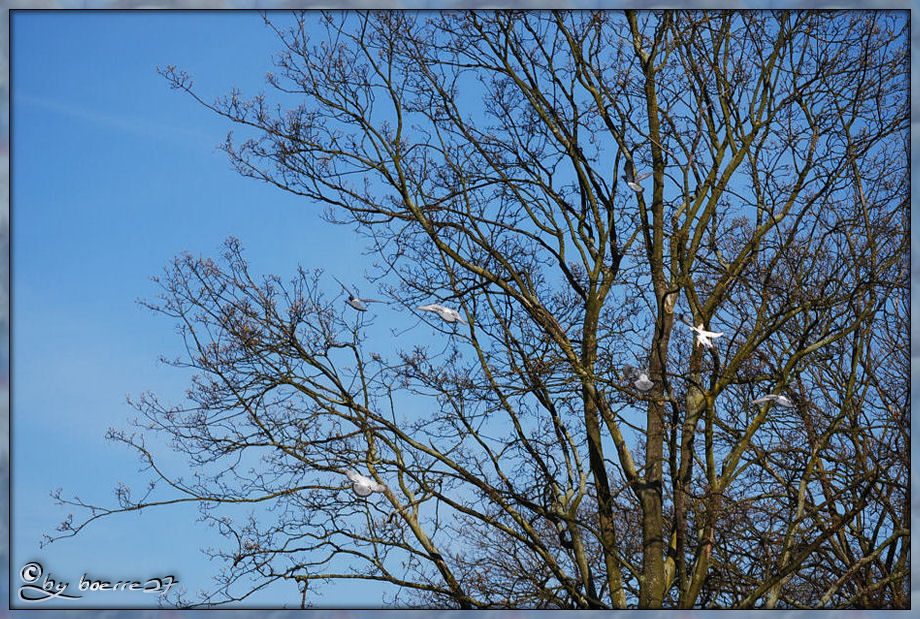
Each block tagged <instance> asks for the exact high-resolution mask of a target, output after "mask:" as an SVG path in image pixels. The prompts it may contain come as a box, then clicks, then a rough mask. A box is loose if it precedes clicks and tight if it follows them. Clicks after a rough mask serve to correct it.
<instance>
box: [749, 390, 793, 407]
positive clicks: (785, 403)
mask: <svg viewBox="0 0 920 619" xmlns="http://www.w3.org/2000/svg"><path fill="white" fill-rule="evenodd" d="M770 401H772V402H775V403H776V405H777V406H782V407H783V408H794V407H795V404H793V403H792V400H790V399H789V398H787V397H786V396H784V395H774V394H772V393H771V394H768V395H765V396H763V397H762V398H757V399H756V400H754V401H753V402H751V404H755V405H756V404H766V403H767V402H770Z"/></svg>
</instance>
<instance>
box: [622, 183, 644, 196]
mask: <svg viewBox="0 0 920 619" xmlns="http://www.w3.org/2000/svg"><path fill="white" fill-rule="evenodd" d="M626 185H627V186H628V187H629V188H630V189H632V190H633V191H635V192H636V193H642V192H643V191H645V189H643V188H642V185H640V184H639V183H634V182H632V181H627V183H626Z"/></svg>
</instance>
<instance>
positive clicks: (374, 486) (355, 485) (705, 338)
mask: <svg viewBox="0 0 920 619" xmlns="http://www.w3.org/2000/svg"><path fill="white" fill-rule="evenodd" d="M625 172H626V173H625V174H624V175H623V180H625V181H626V185H627V186H628V187H629V188H630V189H632V190H633V191H635V192H636V193H642V192H643V191H644V188H643V187H642V185H640V184H639V182H640V181H642V180H644V179H646V178H648V177H649V176H651V172H646V173H645V174H640V175H638V176H636V174H635V171H634V170H633V166H632V165H631V162H627V165H626V169H625ZM335 281H337V282H338V283H339V285H340V286H341V287H342V289H343V290H344V291H345V293H346V294H347V295H348V299H346V300H345V303H347V304H348V305H349V306H351V307H353V308H354V309H356V310H358V311H359V312H366V311H367V305H366V304H367V303H382V301H380V300H378V299H363V298H361V297H358V296H357V295H356V294H354V293H353V292H352V291H351V290H350V289H349V288H348V287H347V286H346V285H345V284H343V283H342V282H341V281H339V279H338V278H336V279H335ZM417 309H419V310H421V311H423V312H433V313H435V314H437V315H438V316H439V317H440V318H441V319H442V320H443V321H444V322H447V323H450V324H454V323H460V324H464V325H465V324H468V323H467V322H466V320H464V319H463V316H461V315H460V312H458V311H457V310H455V309H452V308H449V307H445V306H444V305H441V304H439V303H431V304H429V305H419V306H418V307H417ZM677 319H678V320H679V321H680V322H682V323H684V324H685V325H687V326H688V327H690V329H692V330H693V331H694V332H695V333H696V345H697V346H705V347H707V348H713V343H712V341H713V340H714V339H716V338H719V337H722V336H723V335H725V333H724V332H715V331H707V330H706V329H704V328H703V323H700V324H698V325H694V324H693V323H692V322H690V320H688V319H687V318H686V317H685V316H684V315H683V314H677ZM623 370H624V375H625V376H626V379H627V380H629V381H630V382H631V383H632V384H633V386H635V388H636V389H637V390H638V391H639V392H640V393H648V392H649V391H651V390H652V389H653V388H654V387H655V382H654V381H653V380H651V379H650V378H649V376H648V371H640V370H638V369H636V368H634V367H632V366H630V365H627V366H624V368H623ZM768 402H773V403H774V404H776V405H777V406H782V407H784V408H793V407H794V406H795V405H794V404H793V403H792V401H791V400H789V398H787V397H786V396H783V395H776V394H772V393H771V394H768V395H765V396H763V397H760V398H757V399H756V400H753V401H752V402H751V404H753V405H755V406H756V405H760V404H766V403H768ZM345 476H346V477H347V478H348V479H349V480H350V481H351V483H352V490H353V491H354V493H355V494H357V495H358V496H360V497H368V496H370V495H371V494H373V493H374V492H385V491H386V489H387V487H386V486H385V485H383V484H381V483H378V482H376V481H374V480H373V479H371V478H370V477H365V476H364V475H360V474H359V473H356V472H354V471H346V472H345Z"/></svg>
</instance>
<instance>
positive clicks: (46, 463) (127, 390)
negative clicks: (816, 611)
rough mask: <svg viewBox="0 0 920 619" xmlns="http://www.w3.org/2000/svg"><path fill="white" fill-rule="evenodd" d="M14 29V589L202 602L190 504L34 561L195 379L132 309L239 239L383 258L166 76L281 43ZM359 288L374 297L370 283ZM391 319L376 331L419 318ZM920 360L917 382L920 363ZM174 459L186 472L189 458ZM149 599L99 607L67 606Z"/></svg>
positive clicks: (186, 19)
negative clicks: (164, 594) (110, 590)
mask: <svg viewBox="0 0 920 619" xmlns="http://www.w3.org/2000/svg"><path fill="white" fill-rule="evenodd" d="M71 4H73V3H71ZM90 4H91V3H90ZM129 4H130V3H129ZM276 17H277V18H283V16H282V14H277V15H276ZM11 26H12V32H11V34H12V36H11V40H10V53H11V59H10V69H11V72H12V80H13V81H12V89H11V105H12V117H11V122H10V129H11V134H12V146H11V155H12V160H13V163H12V169H11V182H12V188H11V199H12V205H13V207H12V212H13V215H12V234H11V237H12V247H13V251H12V265H11V266H12V268H11V271H12V287H13V290H14V293H13V297H12V310H13V325H12V344H13V350H12V359H13V363H12V375H11V380H12V382H13V384H14V385H15V387H14V392H13V400H12V408H11V410H12V413H11V414H12V436H11V442H12V463H11V464H12V480H11V486H12V493H11V499H12V506H11V518H12V535H11V548H10V552H11V566H12V576H13V578H12V582H11V583H10V584H11V585H12V586H13V587H17V586H18V585H19V584H20V581H19V578H18V570H19V567H20V566H22V565H23V564H24V563H26V562H28V561H39V562H41V563H42V565H43V566H44V568H45V571H46V573H49V574H50V575H51V577H53V578H60V579H62V580H65V581H70V582H71V583H72V586H73V584H74V581H75V580H78V579H79V578H80V576H82V575H83V574H86V575H87V576H88V577H95V578H101V579H109V580H117V579H129V578H137V579H139V580H145V579H147V578H150V577H154V576H158V575H165V574H174V575H175V576H176V577H177V578H178V579H179V580H180V582H181V584H182V585H183V586H185V587H186V588H187V589H188V590H189V592H190V593H191V594H194V593H195V592H196V591H197V590H198V589H199V588H206V587H208V586H209V579H210V576H211V575H212V574H213V573H215V572H216V570H217V568H218V565H217V564H215V563H212V562H210V561H209V560H208V559H207V557H206V556H204V555H203V554H202V553H201V551H200V549H201V548H202V547H206V546H209V545H218V544H221V543H222V542H223V538H222V537H221V536H219V535H218V534H217V533H216V531H214V530H213V529H210V528H209V527H208V526H207V525H205V524H202V523H196V522H195V520H196V517H197V511H196V509H195V508H194V507H188V508H177V507H169V508H161V509H157V510H153V511H149V512H145V513H140V514H129V515H121V516H116V517H114V518H111V519H106V520H103V521H99V522H96V523H94V524H92V525H90V527H89V528H88V529H87V530H85V531H83V532H81V533H80V534H79V535H78V536H76V537H74V538H70V539H65V540H60V541H58V542H55V543H54V544H52V545H50V546H47V547H45V548H39V541H40V539H41V536H42V534H43V533H52V532H54V529H55V527H56V526H57V524H58V523H59V522H60V521H61V520H63V519H64V518H65V517H66V516H67V513H68V512H69V511H72V510H70V509H68V508H67V507H62V506H58V505H56V504H55V502H54V500H53V499H52V498H51V497H50V492H51V491H52V490H54V489H55V488H58V487H61V488H63V489H64V494H65V495H66V496H72V495H74V494H76V495H78V496H80V497H81V498H82V499H84V500H85V501H87V502H91V503H97V504H104V505H111V504H112V503H113V501H114V497H113V494H112V488H113V486H114V485H115V484H116V483H117V482H118V481H125V482H126V483H128V484H129V485H131V486H136V487H143V483H144V480H145V479H147V477H146V476H145V475H144V474H139V473H137V472H136V471H137V469H138V464H139V463H138V461H137V459H136V457H135V455H134V454H133V453H132V452H131V451H129V450H128V449H127V448H125V447H122V446H119V445H117V444H114V443H111V442H107V441H106V440H105V439H104V435H105V432H106V430H107V428H109V427H117V428H126V427H128V421H129V420H130V419H131V418H132V417H134V416H135V415H136V413H135V411H134V410H133V409H132V408H131V407H129V406H128V405H127V404H126V402H125V397H126V396H127V395H132V396H136V395H139V394H140V393H142V392H144V391H147V390H151V391H154V392H156V393H157V394H159V395H162V396H163V397H164V398H165V399H172V400H174V401H177V400H179V399H180V398H181V397H182V394H183V391H184V389H185V387H186V385H187V382H188V375H187V374H183V373H182V372H180V371H178V370H175V369H172V368H169V367H164V366H162V365H160V364H159V363H158V362H157V357H158V356H159V355H160V354H165V355H166V356H170V355H171V356H176V355H179V354H181V352H182V351H181V348H180V344H181V342H180V341H179V339H178V337H177V336H176V334H175V331H174V328H173V324H172V322H171V321H170V320H169V319H167V318H165V317H162V316H158V315H156V314H153V313H151V312H150V311H148V310H145V309H144V308H142V307H140V306H139V305H137V303H136V302H135V299H137V298H138V297H149V296H152V295H153V294H155V292H156V288H155V286H154V284H153V283H152V282H151V281H150V276H152V275H156V274H158V273H159V272H160V271H161V269H162V268H163V266H164V265H166V263H167V262H168V260H169V259H170V258H171V257H172V256H174V255H176V254H177V253H179V252H182V251H185V250H188V251H191V252H192V253H193V254H196V255H197V254H204V255H209V256H216V255H217V254H218V253H219V250H220V244H221V242H222V241H223V240H224V239H225V238H226V237H227V236H228V235H234V236H237V237H238V238H240V239H241V240H242V242H243V244H244V246H245V247H246V256H247V258H248V259H249V260H250V264H251V268H252V271H253V272H254V273H258V274H261V273H267V272H272V273H276V274H278V275H280V276H282V278H285V279H286V278H288V277H289V276H291V275H292V274H293V273H294V272H295V270H296V267H297V265H298V264H302V265H303V266H305V267H315V266H323V267H326V268H327V271H328V272H329V273H330V274H335V275H337V276H338V277H339V278H340V279H343V281H345V280H346V279H347V280H348V281H361V275H362V273H363V272H364V271H365V269H366V268H368V267H369V265H370V262H371V259H370V258H369V257H366V256H362V255H361V253H360V252H361V249H363V248H362V247H361V245H360V241H359V239H358V238H357V237H355V236H354V235H353V234H352V233H351V232H350V230H349V229H347V228H341V227H338V228H337V227H332V226H330V225H328V224H326V223H325V222H322V221H321V220H320V219H319V217H318V212H319V211H318V209H316V208H313V207H314V206H315V205H311V204H308V203H306V202H305V201H304V200H303V199H298V198H296V197H294V196H291V195H288V194H285V193H283V192H281V191H280V190H278V189H275V188H273V187H270V186H268V185H265V184H262V183H259V182H257V181H254V180H252V179H244V178H242V177H240V176H239V175H238V174H237V173H236V172H235V171H233V170H232V169H231V167H230V165H229V163H228V162H227V160H226V157H225V155H224V154H223V153H221V152H219V151H218V150H217V149H216V145H217V144H218V143H219V142H221V141H222V139H223V137H224V136H225V135H226V133H227V131H228V130H230V129H232V127H231V126H230V125H229V124H228V123H227V122H226V121H223V120H221V119H220V118H218V117H216V116H215V115H214V114H213V113H210V112H208V111H207V110H205V109H203V108H202V107H201V106H199V105H198V104H196V103H195V102H194V101H192V100H191V99H190V98H189V97H188V96H186V95H184V93H180V92H177V91H172V90H170V89H169V88H168V86H167V84H166V81H165V80H164V79H163V78H161V77H160V76H159V75H157V74H156V71H155V67H156V66H157V65H160V66H164V65H167V64H175V65H177V66H179V67H180V68H183V69H185V70H186V71H188V72H189V73H191V74H192V75H193V76H194V77H195V83H196V87H197V89H198V90H199V91H200V92H201V93H203V94H204V95H205V96H206V98H213V97H216V96H218V95H221V94H224V93H226V92H227V91H229V90H230V89H231V88H233V87H238V88H240V89H242V90H243V91H244V92H245V93H247V94H253V93H255V92H256V91H258V90H259V89H260V88H261V87H262V84H263V78H264V75H265V73H266V72H267V71H269V70H270V69H271V53H272V52H273V51H274V50H275V49H276V48H277V42H276V40H275V36H274V34H273V33H272V32H271V31H270V30H269V29H268V28H266V27H265V26H264V25H263V24H262V19H261V17H260V16H259V15H258V14H257V13H253V12H235V13H208V12H201V13H192V12H185V13H168V12H167V13H164V12H154V13H151V12H143V13H138V12H134V13H120V12H73V13H58V12H55V13H46V12H42V13H39V12H18V13H15V14H14V15H13V16H12V23H11ZM914 32H915V33H916V32H917V29H914ZM914 36H915V37H916V36H917V34H914ZM918 65H920V63H917V62H914V63H913V71H917V70H918V68H917V67H918ZM915 81H916V80H915ZM914 101H917V99H916V98H915V99H914ZM912 127H913V128H914V131H913V136H917V135H920V131H917V130H916V129H917V127H916V126H915V125H913V124H912ZM914 139H916V137H915V138H914ZM912 216H913V211H912ZM913 229H914V230H916V228H913ZM914 234H916V232H914ZM911 246H912V252H913V253H914V255H916V243H913V242H912V244H911ZM352 247H353V248H354V251H353V252H349V251H342V248H352ZM914 276H915V277H916V275H914ZM327 279H328V282H327V283H329V284H330V286H331V285H334V281H333V280H331V278H327ZM361 291H362V292H363V293H366V294H368V295H369V296H372V295H373V293H374V290H373V288H372V287H371V286H370V285H369V284H366V283H365V284H364V285H363V287H362V290H361ZM330 292H332V288H330ZM913 305H914V303H913V294H912V306H913ZM382 314H383V315H382V317H381V321H382V325H383V326H390V324H397V323H398V321H399V320H400V319H401V320H406V321H410V322H409V324H414V323H415V319H414V318H413V317H411V316H406V315H401V316H400V315H398V314H397V315H393V314H387V313H386V311H384V312H382ZM918 315H920V314H918V313H915V314H914V317H915V320H916V319H917V318H916V316H918ZM391 321H392V322H391ZM913 331H916V329H914V330H913ZM423 333H426V331H424V329H422V330H420V331H419V334H423ZM912 355H920V352H917V349H916V348H914V350H913V351H912ZM911 359H912V364H913V365H914V366H915V367H916V368H918V369H920V356H912V358H911ZM913 374H914V375H916V374H917V373H913ZM160 453H166V452H165V450H160ZM171 464H172V465H174V466H176V467H177V469H176V470H178V467H179V466H180V465H181V460H174V461H172V462H171ZM914 500H915V501H916V500H917V499H916V498H915V499H914ZM914 506H915V508H916V503H914ZM915 514H916V509H915ZM75 518H76V519H77V520H79V515H78V514H75ZM917 522H918V521H917V520H916V519H914V520H913V523H914V525H915V526H916V524H917ZM915 543H916V542H915ZM915 582H916V581H915ZM914 589H915V590H916V586H915V587H914ZM311 591H312V589H311ZM323 591H324V592H325V595H324V596H323V597H322V598H319V599H317V600H316V602H317V603H318V604H320V605H323V606H343V607H355V606H362V605H364V606H377V605H379V603H380V601H381V596H382V594H383V593H384V590H383V589H381V588H379V587H377V586H371V585H360V586H358V587H356V586H355V585H353V584H349V585H345V586H340V587H331V586H326V587H324V588H323ZM106 597H110V600H108V602H106V600H105V598H106ZM915 600H916V597H915ZM151 602H152V600H149V599H141V600H140V602H139V601H138V594H122V595H116V594H110V595H109V596H103V595H102V594H96V595H91V596H90V595H87V596H85V597H84V599H83V600H81V601H76V602H69V603H68V604H67V605H68V606H70V607H78V606H80V605H81V603H82V604H84V605H86V606H93V607H100V606H113V607H125V606H141V605H143V604H144V603H147V604H149V603H151ZM250 603H251V605H252V606H263V607H276V606H280V605H282V604H284V603H287V604H288V605H289V606H297V605H298V604H299V595H298V594H297V592H296V591H295V590H294V588H293V586H291V585H281V586H275V587H271V588H268V589H266V590H265V591H263V592H261V593H259V594H257V595H256V596H254V597H253V598H251V602H250ZM49 606H50V604H48V603H45V604H42V605H40V607H42V608H47V607H49ZM788 614H789V615H794V614H796V613H788ZM863 614H875V613H863ZM656 616H657V615H656Z"/></svg>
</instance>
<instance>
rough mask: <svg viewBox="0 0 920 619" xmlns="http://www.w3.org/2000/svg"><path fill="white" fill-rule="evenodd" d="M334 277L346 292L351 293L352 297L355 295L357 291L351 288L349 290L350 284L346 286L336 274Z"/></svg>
mask: <svg viewBox="0 0 920 619" xmlns="http://www.w3.org/2000/svg"><path fill="white" fill-rule="evenodd" d="M332 279H334V280H335V281H337V282H339V286H341V287H342V289H344V290H345V292H347V293H348V294H349V295H351V296H352V297H353V296H355V293H353V292H352V291H351V290H349V289H348V286H346V285H345V284H343V283H342V282H341V281H340V280H339V278H338V277H336V276H335V275H333V276H332Z"/></svg>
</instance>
